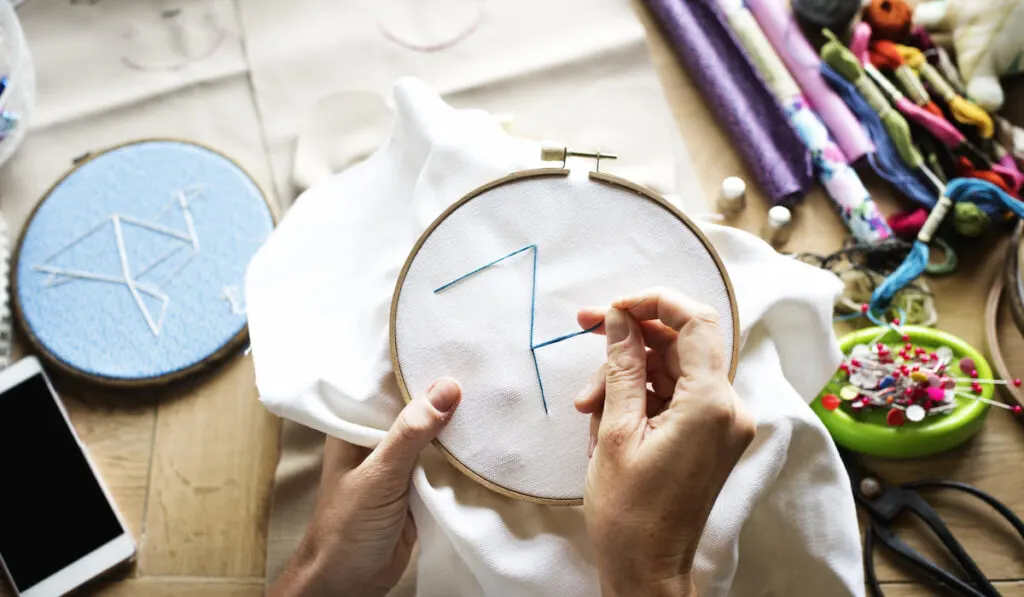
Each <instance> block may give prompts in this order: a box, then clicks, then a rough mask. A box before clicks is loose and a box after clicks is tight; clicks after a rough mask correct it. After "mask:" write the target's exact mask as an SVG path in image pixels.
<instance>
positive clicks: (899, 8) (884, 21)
mask: <svg viewBox="0 0 1024 597" xmlns="http://www.w3.org/2000/svg"><path fill="white" fill-rule="evenodd" d="M912 17H913V11H912V10H911V9H910V6H909V5H908V4H907V3H906V2H904V1H903V0H871V4H870V5H869V6H868V8H867V10H865V11H864V20H865V21H867V22H868V24H870V25H871V30H872V32H873V35H874V37H875V38H876V39H887V40H889V41H903V40H904V39H905V38H906V37H907V35H908V34H909V33H910V25H911V20H912Z"/></svg>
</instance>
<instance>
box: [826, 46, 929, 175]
mask: <svg viewBox="0 0 1024 597" xmlns="http://www.w3.org/2000/svg"><path fill="white" fill-rule="evenodd" d="M823 33H824V35H825V37H827V38H828V39H829V41H828V43H826V44H825V45H824V46H822V48H821V58H822V60H824V61H825V63H826V64H828V65H829V66H831V67H832V68H834V69H835V71H836V72H837V73H839V74H840V75H842V76H843V78H844V79H846V80H847V81H849V82H850V83H853V85H854V86H855V87H856V88H857V91H858V92H860V94H861V96H862V97H863V98H864V99H866V100H867V102H868V104H869V105H870V106H871V108H872V109H874V111H875V112H876V113H877V114H878V116H879V118H881V119H882V124H883V125H885V130H886V131H887V132H888V133H889V137H890V138H891V139H892V140H893V143H895V144H896V150H897V151H898V152H899V154H900V158H901V159H902V160H903V163H904V164H905V165H906V166H907V167H908V168H911V169H916V168H919V167H921V165H922V164H923V163H924V158H923V157H921V153H920V152H919V151H918V150H917V148H916V147H914V142H913V139H911V136H910V126H909V125H908V124H907V121H906V120H905V119H904V118H903V116H901V115H900V114H899V113H898V112H897V111H896V110H893V109H892V106H890V105H889V102H888V101H886V99H885V96H884V95H883V94H882V92H881V90H879V89H878V87H877V86H876V85H875V84H874V83H873V82H872V81H871V79H869V78H868V76H867V75H866V74H865V73H864V69H863V68H862V67H861V65H860V62H859V61H858V60H857V57H856V56H854V55H853V52H851V51H850V50H848V49H847V48H846V47H845V46H843V44H842V43H840V42H839V40H838V39H836V36H835V34H833V33H832V32H831V31H827V30H826V31H824V32H823Z"/></svg>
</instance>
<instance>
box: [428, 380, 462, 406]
mask: <svg viewBox="0 0 1024 597" xmlns="http://www.w3.org/2000/svg"><path fill="white" fill-rule="evenodd" d="M461 394H462V390H461V388H459V384H458V383H456V382H455V380H454V379H452V378H450V377H442V378H441V379H439V380H437V381H435V382H434V383H433V384H432V385H431V386H430V387H429V388H427V401H428V402H430V405H431V406H433V407H434V408H436V409H437V410H439V411H441V412H443V413H446V412H448V411H450V410H451V409H452V408H454V407H455V404H456V403H457V402H458V401H459V396H460V395H461Z"/></svg>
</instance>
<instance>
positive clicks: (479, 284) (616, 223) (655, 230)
mask: <svg viewBox="0 0 1024 597" xmlns="http://www.w3.org/2000/svg"><path fill="white" fill-rule="evenodd" d="M654 286H664V287H668V288H673V289H675V290H678V291H681V292H683V293H685V294H687V295H689V296H690V297H693V298H694V299H696V300H699V301H701V302H703V303H705V304H708V305H710V306H712V307H713V308H714V309H715V310H716V311H717V312H718V313H719V316H720V322H721V329H722V334H723V341H724V343H725V347H726V354H727V355H729V359H730V379H731V377H732V375H733V373H734V372H735V367H736V360H737V357H736V353H737V349H738V344H739V341H738V333H739V324H738V321H737V313H736V305H735V299H734V296H733V291H732V286H731V283H730V282H729V277H728V275H727V274H726V272H725V270H724V268H723V266H722V263H721V261H720V260H719V258H718V256H717V254H716V253H715V251H714V249H713V248H712V247H711V245H710V244H709V243H708V241H707V239H706V238H705V237H704V235H703V234H702V233H701V232H700V230H698V229H697V227H696V226H695V225H694V224H693V223H692V222H690V221H689V220H688V219H687V218H686V217H685V216H684V215H683V214H682V213H680V212H679V211H678V210H677V209H675V208H674V207H673V206H672V205H670V204H669V203H668V202H667V201H666V200H664V199H663V198H662V197H660V196H658V195H656V194H654V193H653V192H651V191H649V190H647V189H645V188H643V187H640V186H639V185H635V184H633V183H630V182H628V181H625V180H622V179H619V178H616V177H614V176H609V175H607V174H603V173H598V172H591V173H589V175H586V176H584V175H581V174H580V173H578V172H573V173H572V174H570V172H569V171H568V170H565V169H541V170H531V171H525V172H518V173H515V174H512V175H509V176H507V177H505V178H502V179H499V180H497V181H494V182H492V183H489V184H487V185H485V186H483V187H481V188H479V189H476V190H475V191H473V192H471V193H469V194H468V195H467V196H465V197H463V198H462V199H461V200H459V201H458V202H456V203H455V204H454V205H452V206H451V207H450V208H448V209H447V210H446V211H445V212H444V213H443V214H441V215H440V216H439V217H438V218H437V219H436V220H435V221H434V222H433V223H432V224H431V225H430V226H429V227H428V228H427V230H426V231H425V232H424V233H423V235H422V236H421V237H420V239H419V241H418V242H417V243H416V245H415V247H414V248H413V250H412V252H411V254H410V255H409V257H408V259H407V260H406V262H405V265H404V267H403V268H402V270H401V273H400V276H399V279H398V283H397V285H396V288H395V293H394V297H393V300H392V304H391V326H390V328H391V329H390V340H391V357H392V362H393V365H394V369H395V374H396V377H397V379H398V384H399V387H400V390H401V392H402V395H403V396H404V398H405V399H406V400H407V401H408V400H411V399H412V397H414V396H419V395H421V394H423V393H424V392H425V391H426V390H427V388H428V387H429V386H430V384H431V383H433V381H434V380H436V379H437V378H439V377H442V376H452V377H454V378H455V379H457V380H458V381H459V383H460V385H461V386H462V390H463V396H462V403H461V404H460V405H459V407H458V409H457V410H456V412H455V414H454V416H453V417H452V420H451V421H450V422H449V423H448V425H447V426H446V427H445V429H444V431H443V432H442V433H441V435H440V437H439V438H438V440H437V441H436V445H437V446H438V447H439V448H440V449H441V450H442V452H443V453H444V454H445V455H446V457H447V458H448V459H449V461H450V462H451V463H452V464H453V465H454V466H455V467H456V468H458V469H459V470H461V471H462V472H464V473H465V474H467V475H469V476H470V477H471V478H473V479H474V480H476V481H478V482H480V483H482V484H483V485H485V486H486V487H488V488H490V489H493V490H495V491H498V492H500V493H502V494H504V495H507V496H511V497H515V498H520V499H526V500H529V501H534V502H540V503H545V504H555V505H576V504H579V503H581V502H582V496H583V485H584V480H585V477H586V470H587V461H588V459H587V448H588V443H589V417H588V416H585V415H582V414H580V413H578V412H576V410H575V408H574V406H573V398H574V396H575V395H576V393H577V392H578V391H579V390H580V389H582V388H583V387H584V385H585V384H586V382H587V380H588V379H589V378H590V377H591V376H592V375H593V373H594V372H595V371H596V370H597V368H598V367H599V366H600V364H601V363H603V362H604V360H605V358H606V354H605V340H604V338H603V337H601V336H595V335H593V334H582V335H578V334H577V332H579V331H580V329H579V326H578V325H577V323H576V313H577V311H578V309H579V308H580V307H583V306H588V305H608V304H610V303H611V302H612V301H613V300H615V299H617V298H619V297H621V296H624V295H627V294H630V293H634V292H637V291H640V290H643V289H646V288H649V287H654ZM695 449H698V448H697V447H695Z"/></svg>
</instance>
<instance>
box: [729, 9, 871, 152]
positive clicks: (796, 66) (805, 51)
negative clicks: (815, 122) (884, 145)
mask: <svg viewBox="0 0 1024 597" xmlns="http://www.w3.org/2000/svg"><path fill="white" fill-rule="evenodd" d="M747 8H749V9H750V12H751V13H753V15H754V18H755V19H757V22H758V23H759V24H760V25H761V29H762V30H763V31H764V34H765V37H767V38H768V41H769V42H770V43H771V45H772V47H773V48H775V51H776V52H777V53H778V54H779V57H781V58H782V61H783V62H784V63H785V64H786V68H788V69H789V72H790V74H791V75H793V78H795V79H796V80H797V82H798V83H799V84H800V89H801V90H803V94H804V96H805V97H806V98H807V100H808V101H809V102H810V104H811V107H812V108H814V111H815V112H817V113H818V115H819V116H821V119H822V120H823V121H825V124H826V125H828V129H829V131H831V132H832V136H833V137H835V139H836V142H837V143H838V144H839V147H840V148H841V149H842V150H843V154H844V155H845V156H846V157H847V159H849V160H850V161H851V162H855V161H857V160H859V159H860V158H862V157H864V156H866V155H867V154H869V153H874V152H875V146H874V144H873V143H872V142H871V139H869V138H868V135H867V133H866V132H864V128H863V127H861V124H860V121H859V120H857V118H856V117H855V116H854V115H853V113H852V112H851V111H850V109H849V108H848V107H847V106H846V103H845V102H843V100H842V98H840V97H839V96H838V95H836V93H835V92H834V91H832V88H831V87H829V86H828V84H827V83H826V82H825V80H824V79H823V78H822V76H821V59H820V58H819V57H818V53H817V52H815V51H814V48H812V47H811V44H810V43H808V41H807V39H806V38H804V36H803V34H802V33H800V27H799V26H798V25H797V24H796V21H794V20H793V17H792V15H791V14H790V13H789V11H788V10H787V8H786V3H785V2H779V0H747Z"/></svg>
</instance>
